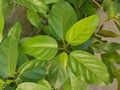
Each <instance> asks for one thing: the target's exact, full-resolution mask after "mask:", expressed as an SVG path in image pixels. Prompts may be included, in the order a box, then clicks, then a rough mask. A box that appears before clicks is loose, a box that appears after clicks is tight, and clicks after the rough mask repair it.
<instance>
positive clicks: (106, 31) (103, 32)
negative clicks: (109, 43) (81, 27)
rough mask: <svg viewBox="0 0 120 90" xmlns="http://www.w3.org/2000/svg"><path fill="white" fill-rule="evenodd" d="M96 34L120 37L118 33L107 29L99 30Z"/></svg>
mask: <svg viewBox="0 0 120 90" xmlns="http://www.w3.org/2000/svg"><path fill="white" fill-rule="evenodd" d="M97 34H98V35H100V36H103V37H112V38H118V37H120V35H119V34H116V33H114V32H112V31H108V30H101V31H99V32H97Z"/></svg>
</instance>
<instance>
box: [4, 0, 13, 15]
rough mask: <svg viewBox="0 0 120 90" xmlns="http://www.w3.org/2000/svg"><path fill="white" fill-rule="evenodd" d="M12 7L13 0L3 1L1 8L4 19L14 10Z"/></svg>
mask: <svg viewBox="0 0 120 90" xmlns="http://www.w3.org/2000/svg"><path fill="white" fill-rule="evenodd" d="M14 6H15V3H14V0H3V6H2V11H3V16H4V17H6V16H8V15H9V14H10V13H11V12H12V10H13V9H14Z"/></svg>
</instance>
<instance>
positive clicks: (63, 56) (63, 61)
mask: <svg viewBox="0 0 120 90" xmlns="http://www.w3.org/2000/svg"><path fill="white" fill-rule="evenodd" d="M60 61H61V64H62V65H63V67H64V68H65V67H66V66H67V62H68V55H67V53H66V52H62V53H61V54H60Z"/></svg>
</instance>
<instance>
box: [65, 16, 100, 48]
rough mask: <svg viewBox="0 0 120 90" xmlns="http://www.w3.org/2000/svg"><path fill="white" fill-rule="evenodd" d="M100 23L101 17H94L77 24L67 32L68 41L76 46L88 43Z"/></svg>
mask: <svg viewBox="0 0 120 90" xmlns="http://www.w3.org/2000/svg"><path fill="white" fill-rule="evenodd" d="M98 23H99V16H98V15H92V16H89V17H87V18H84V19H82V20H80V21H78V22H77V23H75V24H74V25H73V26H72V27H71V28H70V29H69V30H68V32H67V35H66V41H67V42H68V43H69V44H70V45H72V46H76V45H79V44H81V43H84V42H85V41H87V40H88V39H89V38H90V36H91V35H92V34H93V32H94V30H95V29H96V27H97V25H98Z"/></svg>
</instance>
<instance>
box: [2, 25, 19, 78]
mask: <svg viewBox="0 0 120 90" xmlns="http://www.w3.org/2000/svg"><path fill="white" fill-rule="evenodd" d="M15 27H16V28H15ZM13 29H14V31H13ZM18 30H19V24H17V25H16V24H15V25H14V26H13V27H12V28H11V29H10V31H9V34H8V36H7V38H6V39H5V40H4V41H3V42H2V44H1V46H0V72H1V73H0V77H1V78H7V77H13V76H14V73H15V69H16V64H17V56H18V38H20V37H19V36H20V33H19V34H18V32H17V31H18ZM17 35H18V36H17ZM13 62H14V63H13Z"/></svg>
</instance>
